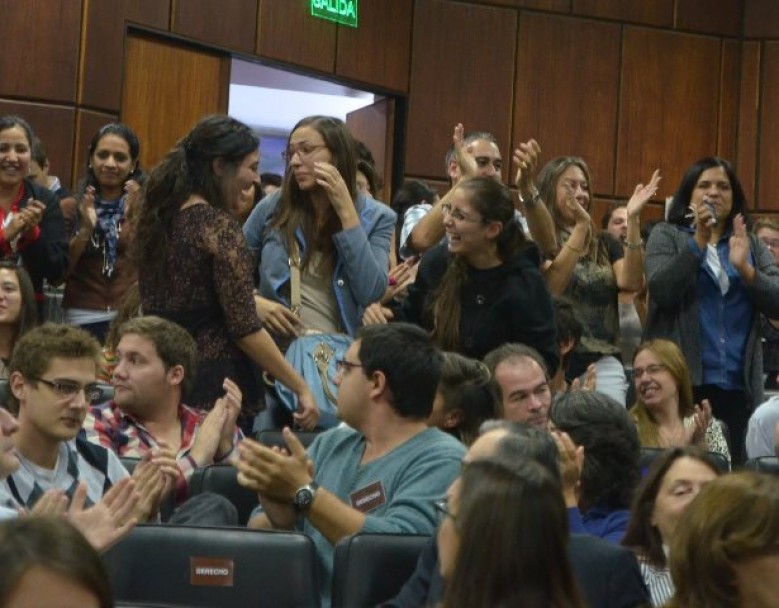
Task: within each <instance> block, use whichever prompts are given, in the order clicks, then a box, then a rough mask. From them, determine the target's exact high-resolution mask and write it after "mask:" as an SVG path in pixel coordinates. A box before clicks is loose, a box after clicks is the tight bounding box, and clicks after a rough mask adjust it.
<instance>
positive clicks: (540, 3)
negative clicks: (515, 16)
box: [470, 0, 572, 13]
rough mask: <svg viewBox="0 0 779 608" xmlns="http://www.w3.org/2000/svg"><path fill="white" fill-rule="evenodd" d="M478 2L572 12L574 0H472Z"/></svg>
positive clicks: (471, 0)
mask: <svg viewBox="0 0 779 608" xmlns="http://www.w3.org/2000/svg"><path fill="white" fill-rule="evenodd" d="M470 2H472V3H476V4H492V5H493V6H494V5H496V4H498V5H500V6H513V7H516V8H529V9H532V10H538V11H551V12H557V13H570V12H571V2H572V0H470Z"/></svg>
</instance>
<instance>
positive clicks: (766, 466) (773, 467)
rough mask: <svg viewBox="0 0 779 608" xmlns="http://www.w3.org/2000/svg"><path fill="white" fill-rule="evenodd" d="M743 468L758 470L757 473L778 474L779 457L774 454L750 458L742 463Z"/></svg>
mask: <svg viewBox="0 0 779 608" xmlns="http://www.w3.org/2000/svg"><path fill="white" fill-rule="evenodd" d="M744 468H745V469H747V470H750V471H758V472H759V473H771V474H772V475H779V459H778V458H777V457H776V456H761V457H760V458H750V459H749V460H747V461H746V462H745V463H744Z"/></svg>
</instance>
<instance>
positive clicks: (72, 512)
mask: <svg viewBox="0 0 779 608" xmlns="http://www.w3.org/2000/svg"><path fill="white" fill-rule="evenodd" d="M86 494H87V490H86V485H84V484H83V483H80V484H79V485H78V488H77V489H76V492H75V493H74V495H73V500H72V501H71V503H70V508H69V509H68V513H67V518H68V520H69V521H70V523H72V524H73V525H74V526H75V527H76V528H77V529H78V530H79V531H80V532H81V534H83V535H84V537H85V538H86V539H87V540H88V541H89V543H90V544H91V545H92V546H93V547H94V548H95V549H96V550H97V551H105V550H106V549H108V548H109V547H110V546H111V545H113V544H114V543H116V542H117V541H119V540H120V539H122V538H124V537H125V536H126V535H127V534H128V533H129V532H130V530H132V529H133V527H134V526H135V524H136V523H137V519H136V518H135V517H134V516H133V511H134V510H135V507H136V504H137V503H138V493H137V492H136V491H135V482H134V481H133V480H132V478H130V477H126V478H124V479H122V480H120V481H119V482H118V483H116V484H115V485H114V486H113V487H112V488H111V489H110V490H108V492H106V493H105V494H104V495H103V498H102V500H101V501H100V502H98V503H96V504H95V505H93V506H92V507H90V508H88V509H85V508H84V503H85V500H86Z"/></svg>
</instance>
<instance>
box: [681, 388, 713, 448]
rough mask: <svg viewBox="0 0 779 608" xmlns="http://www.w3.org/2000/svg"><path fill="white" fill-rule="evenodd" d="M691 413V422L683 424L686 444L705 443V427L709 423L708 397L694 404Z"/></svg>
mask: <svg viewBox="0 0 779 608" xmlns="http://www.w3.org/2000/svg"><path fill="white" fill-rule="evenodd" d="M694 411H695V413H694V414H693V416H692V418H693V424H691V425H690V426H685V428H684V434H685V439H686V440H687V443H688V444H691V445H693V444H694V445H700V446H704V447H705V445H706V429H708V428H709V425H710V424H711V419H712V415H711V404H710V403H709V400H708V399H704V400H703V401H701V402H700V404H699V405H698V404H696V405H695V408H694Z"/></svg>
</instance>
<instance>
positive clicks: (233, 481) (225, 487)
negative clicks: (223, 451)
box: [189, 464, 258, 526]
mask: <svg viewBox="0 0 779 608" xmlns="http://www.w3.org/2000/svg"><path fill="white" fill-rule="evenodd" d="M201 492H214V493H216V494H221V495H222V496H224V497H225V498H227V499H228V500H229V501H230V502H232V503H233V505H235V508H236V510H237V511H238V523H240V524H241V525H242V526H245V525H246V523H247V522H248V521H249V516H250V515H251V513H252V510H253V509H254V507H256V506H257V504H258V500H257V493H256V492H253V491H252V490H247V489H246V488H244V487H243V486H242V485H240V484H239V483H238V470H237V469H236V468H235V467H234V466H232V465H222V464H215V465H211V466H207V467H203V468H202V469H195V471H194V472H193V473H192V477H190V479H189V496H194V495H196V494H200V493H201Z"/></svg>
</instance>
